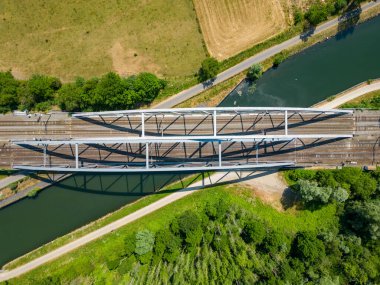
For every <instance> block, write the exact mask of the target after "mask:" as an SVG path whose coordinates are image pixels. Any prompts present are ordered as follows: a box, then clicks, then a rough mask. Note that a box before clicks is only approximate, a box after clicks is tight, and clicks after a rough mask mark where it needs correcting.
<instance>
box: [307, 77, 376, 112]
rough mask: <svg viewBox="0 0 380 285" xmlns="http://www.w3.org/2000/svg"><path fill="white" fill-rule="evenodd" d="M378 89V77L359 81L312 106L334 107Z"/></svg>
mask: <svg viewBox="0 0 380 285" xmlns="http://www.w3.org/2000/svg"><path fill="white" fill-rule="evenodd" d="M377 90H380V79H373V80H368V81H366V82H362V83H359V84H357V85H355V86H353V87H351V88H349V89H347V90H345V91H343V92H341V93H338V94H337V95H335V96H332V97H330V98H327V99H326V100H323V101H322V102H319V103H317V104H315V105H313V106H312V107H314V108H325V109H334V108H338V107H339V106H341V105H343V104H345V103H348V102H350V101H352V100H354V99H357V98H360V97H361V96H363V95H365V94H368V93H371V92H374V91H377Z"/></svg>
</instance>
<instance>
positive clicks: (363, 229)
mask: <svg viewBox="0 0 380 285" xmlns="http://www.w3.org/2000/svg"><path fill="white" fill-rule="evenodd" d="M344 221H345V222H346V224H347V226H348V228H349V229H350V230H352V231H354V232H355V233H356V234H357V235H359V236H361V237H364V238H365V239H369V240H379V239H380V200H379V199H376V200H371V201H355V202H352V203H351V204H349V205H348V206H347V208H346V211H345V215H344Z"/></svg>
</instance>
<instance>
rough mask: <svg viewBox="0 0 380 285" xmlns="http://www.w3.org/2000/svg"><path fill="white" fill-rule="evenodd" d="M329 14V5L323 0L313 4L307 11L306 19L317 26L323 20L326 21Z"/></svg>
mask: <svg viewBox="0 0 380 285" xmlns="http://www.w3.org/2000/svg"><path fill="white" fill-rule="evenodd" d="M328 16H329V11H328V9H327V5H325V4H324V3H322V2H316V3H314V4H312V5H311V6H310V8H309V9H308V10H307V12H306V13H305V19H306V20H307V21H308V23H309V24H310V25H312V26H317V25H318V24H320V23H322V22H323V21H326V20H327V17H328Z"/></svg>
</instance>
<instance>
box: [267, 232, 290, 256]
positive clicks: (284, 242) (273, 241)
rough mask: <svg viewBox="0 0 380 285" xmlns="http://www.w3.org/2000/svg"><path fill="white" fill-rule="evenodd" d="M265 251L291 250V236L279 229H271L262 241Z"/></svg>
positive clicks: (274, 252) (273, 252)
mask: <svg viewBox="0 0 380 285" xmlns="http://www.w3.org/2000/svg"><path fill="white" fill-rule="evenodd" d="M262 248H263V249H264V251H265V252H268V253H272V254H276V253H278V252H285V253H287V252H288V251H289V250H290V243H289V238H288V237H287V236H286V235H285V234H284V233H281V232H279V231H271V232H270V233H269V234H267V235H266V236H265V238H264V240H263V242H262Z"/></svg>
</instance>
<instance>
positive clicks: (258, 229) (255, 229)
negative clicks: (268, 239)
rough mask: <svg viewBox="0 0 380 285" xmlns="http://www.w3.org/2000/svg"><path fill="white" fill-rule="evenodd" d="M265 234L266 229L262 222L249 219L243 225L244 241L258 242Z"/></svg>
mask: <svg viewBox="0 0 380 285" xmlns="http://www.w3.org/2000/svg"><path fill="white" fill-rule="evenodd" d="M265 235H266V230H265V227H264V225H263V224H262V222H260V221H257V220H251V219H250V220H249V221H247V222H246V224H245V225H244V228H243V231H242V235H241V236H242V238H243V240H244V241H245V242H246V243H253V244H260V243H261V242H262V241H263V240H264V237H265Z"/></svg>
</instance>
